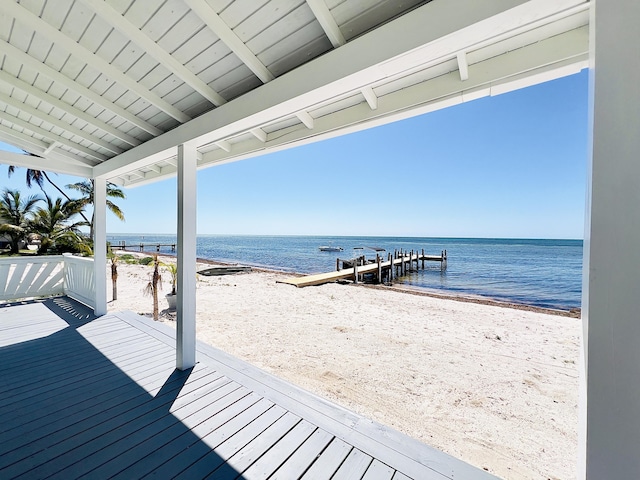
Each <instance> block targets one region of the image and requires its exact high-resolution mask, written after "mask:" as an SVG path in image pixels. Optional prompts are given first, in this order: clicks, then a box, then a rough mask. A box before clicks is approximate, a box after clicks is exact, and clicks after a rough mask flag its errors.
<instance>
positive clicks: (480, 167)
mask: <svg viewBox="0 0 640 480" xmlns="http://www.w3.org/2000/svg"><path fill="white" fill-rule="evenodd" d="M0 148H2V144H0ZM5 148H6V146H5ZM586 164H587V73H586V71H583V72H582V73H580V74H578V75H573V76H570V77H565V78H562V79H559V80H555V81H552V82H548V83H545V84H541V85H536V86H533V87H529V88H527V89H523V90H518V91H515V92H511V93H507V94H503V95H499V96H496V97H487V98H482V99H479V100H475V101H472V102H469V103H465V104H462V105H458V106H455V107H450V108H447V109H444V110H439V111H436V112H432V113H429V114H426V115H422V116H419V117H415V118H412V119H408V120H404V121H402V122H397V123H393V124H390V125H386V126H382V127H377V128H375V129H370V130H366V131H363V132H359V133H354V134H350V135H345V136H342V137H338V138H334V139H331V140H327V141H324V142H319V143H314V144H311V145H306V146H303V147H298V148H294V149H289V150H286V151H283V152H277V153H273V154H269V155H265V156H262V157H258V158H253V159H247V160H243V161H240V162H236V163H230V164H227V165H221V166H218V167H214V168H208V169H205V170H201V171H199V172H198V233H200V234H258V235H260V234H265V235H266V234H273V235H278V234H280V235H296V234H297V235H390V236H428V237H431V236H436V237H510V238H582V237H583V225H584V206H585V183H586ZM24 172H25V170H24V169H17V171H16V173H15V174H14V175H13V176H12V177H11V179H7V177H6V167H0V178H1V179H2V180H1V182H0V185H2V186H8V187H9V188H18V189H20V190H24V191H25V193H26V186H25V185H24ZM55 178H56V179H57V183H59V184H61V185H64V184H67V183H72V182H75V181H78V180H79V179H77V178H74V177H68V176H65V175H58V176H55ZM54 181H56V180H54ZM51 192H52V194H53V195H54V196H57V194H55V193H54V191H53V190H51ZM33 193H38V191H37V189H34V190H33ZM126 194H127V199H126V200H120V201H119V202H117V203H118V204H119V205H120V206H121V208H122V210H123V211H124V212H125V215H126V222H125V223H122V222H120V221H119V220H117V219H116V218H115V217H113V216H112V215H109V218H108V221H107V222H108V223H107V232H108V233H146V234H151V233H169V234H172V233H175V231H176V205H175V204H176V181H175V178H172V179H169V180H165V181H162V182H157V183H154V184H151V185H146V186H142V187H137V188H132V189H126Z"/></svg>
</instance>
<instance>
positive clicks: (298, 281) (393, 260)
mask: <svg viewBox="0 0 640 480" xmlns="http://www.w3.org/2000/svg"><path fill="white" fill-rule="evenodd" d="M340 262H341V260H340V259H338V267H339V266H340ZM342 262H343V264H344V263H348V264H353V265H354V266H353V267H349V268H338V269H337V270H335V271H333V272H327V273H316V274H312V275H305V276H302V277H290V278H285V279H282V280H277V283H285V284H287V285H294V286H296V287H299V288H301V287H310V286H313V285H322V284H325V283H330V282H335V281H338V280H346V279H352V280H353V281H354V282H358V281H359V280H360V277H362V276H363V275H367V274H373V275H374V276H375V278H376V279H377V280H378V282H382V279H383V278H385V277H386V278H388V279H389V281H391V280H392V279H393V277H394V275H396V276H397V275H404V274H406V272H407V271H408V270H410V269H411V268H412V267H413V264H414V263H415V265H416V269H417V268H419V265H420V263H422V268H424V262H440V265H441V266H442V267H446V263H447V252H446V250H443V251H442V253H441V254H440V255H425V254H424V252H423V253H421V254H419V253H416V254H415V255H414V254H413V252H411V253H409V254H404V253H402V254H400V255H397V254H396V255H391V254H389V257H388V259H387V260H384V261H383V260H382V258H380V257H378V259H377V261H376V262H373V263H366V264H364V265H358V262H357V261H355V260H352V261H348V262H347V261H342Z"/></svg>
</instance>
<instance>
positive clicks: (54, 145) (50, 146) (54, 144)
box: [42, 142, 60, 155]
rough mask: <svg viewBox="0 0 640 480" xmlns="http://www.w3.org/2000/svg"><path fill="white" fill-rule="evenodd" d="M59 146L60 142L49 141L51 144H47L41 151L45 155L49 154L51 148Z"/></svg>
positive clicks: (51, 150)
mask: <svg viewBox="0 0 640 480" xmlns="http://www.w3.org/2000/svg"><path fill="white" fill-rule="evenodd" d="M59 146H60V144H59V143H58V142H51V145H49V146H48V147H47V148H46V149H45V151H44V152H42V153H44V154H45V155H48V154H50V153H51V152H53V149H54V148H56V147H59Z"/></svg>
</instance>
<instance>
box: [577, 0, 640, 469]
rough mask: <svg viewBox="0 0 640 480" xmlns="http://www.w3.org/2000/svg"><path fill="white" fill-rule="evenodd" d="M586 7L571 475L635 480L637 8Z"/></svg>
mask: <svg viewBox="0 0 640 480" xmlns="http://www.w3.org/2000/svg"><path fill="white" fill-rule="evenodd" d="M591 8H592V9H593V8H595V15H592V17H591V18H592V21H593V23H591V25H590V27H589V28H590V29H595V30H594V31H593V35H592V37H591V38H592V41H593V44H592V58H591V62H592V63H591V69H590V75H591V77H590V105H589V107H590V121H591V126H590V127H591V128H592V135H591V137H592V138H591V143H592V145H591V147H592V151H591V160H590V165H589V167H590V175H589V180H588V185H587V221H586V226H585V249H584V283H583V330H584V335H585V336H584V339H583V340H584V349H585V350H584V352H583V354H584V358H585V365H584V367H585V371H586V402H585V401H584V399H583V400H582V401H581V406H582V411H581V421H582V423H583V425H582V426H583V428H585V427H586V428H585V429H584V430H583V431H582V432H581V437H582V441H583V442H584V441H586V449H585V450H584V452H583V457H584V458H583V460H584V465H580V466H579V467H580V468H579V471H580V475H581V477H580V478H587V479H593V480H595V479H602V478H640V454H639V448H640V346H639V342H640V313H639V309H638V286H640V160H639V155H640V154H639V152H640V135H639V134H638V132H640V88H639V87H638V86H639V85H640V63H638V62H637V61H636V60H635V59H637V57H638V46H639V45H640V30H639V29H638V28H637V21H638V19H639V18H640V2H638V1H637V0H618V1H616V2H611V1H603V0H595V2H594V1H593V0H592V2H591ZM585 410H586V412H585ZM585 421H586V422H585ZM583 447H584V444H583V445H581V448H583Z"/></svg>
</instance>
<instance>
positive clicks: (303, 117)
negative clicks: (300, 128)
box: [295, 110, 313, 129]
mask: <svg viewBox="0 0 640 480" xmlns="http://www.w3.org/2000/svg"><path fill="white" fill-rule="evenodd" d="M295 115H296V117H298V120H300V121H301V122H302V123H304V124H305V126H306V127H307V128H308V129H312V128H313V117H312V116H311V115H309V112H306V111H304V110H301V111H299V112H296V114H295Z"/></svg>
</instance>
